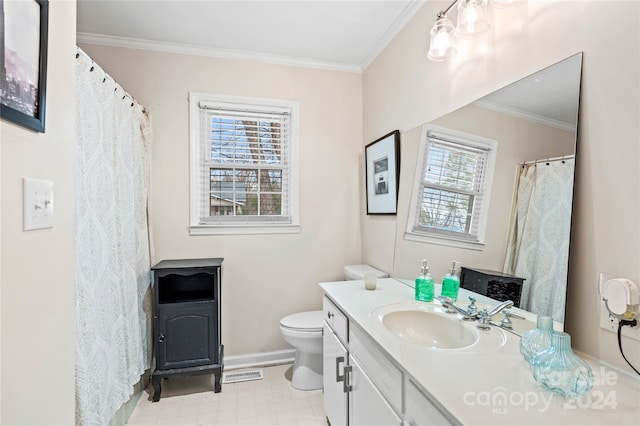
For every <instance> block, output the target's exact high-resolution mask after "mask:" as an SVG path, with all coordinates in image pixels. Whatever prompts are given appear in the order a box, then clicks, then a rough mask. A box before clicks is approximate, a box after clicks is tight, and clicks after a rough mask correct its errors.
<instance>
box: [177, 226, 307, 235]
mask: <svg viewBox="0 0 640 426" xmlns="http://www.w3.org/2000/svg"><path fill="white" fill-rule="evenodd" d="M299 233H300V225H191V226H190V227H189V235H252V234H255V235H259V234H299Z"/></svg>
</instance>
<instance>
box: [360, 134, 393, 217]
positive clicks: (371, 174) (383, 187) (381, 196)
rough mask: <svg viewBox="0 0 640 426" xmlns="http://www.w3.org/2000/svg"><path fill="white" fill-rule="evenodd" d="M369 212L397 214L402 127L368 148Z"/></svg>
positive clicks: (366, 165)
mask: <svg viewBox="0 0 640 426" xmlns="http://www.w3.org/2000/svg"><path fill="white" fill-rule="evenodd" d="M364 158H365V169H366V171H365V182H366V189H367V214H396V213H397V211H398V183H399V182H400V131H399V130H394V131H393V132H391V133H389V134H386V135H384V136H383V137H381V138H379V139H376V140H375V141H373V142H371V143H370V144H369V145H367V146H366V147H365V148H364Z"/></svg>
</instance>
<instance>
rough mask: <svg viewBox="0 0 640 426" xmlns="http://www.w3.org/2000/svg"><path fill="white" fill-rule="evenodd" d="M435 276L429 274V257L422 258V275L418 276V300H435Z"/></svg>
mask: <svg viewBox="0 0 640 426" xmlns="http://www.w3.org/2000/svg"><path fill="white" fill-rule="evenodd" d="M433 288H434V285H433V278H432V277H431V275H429V267H428V266H427V259H422V268H420V276H419V277H418V278H416V288H415V290H416V300H419V301H421V302H431V301H432V300H433Z"/></svg>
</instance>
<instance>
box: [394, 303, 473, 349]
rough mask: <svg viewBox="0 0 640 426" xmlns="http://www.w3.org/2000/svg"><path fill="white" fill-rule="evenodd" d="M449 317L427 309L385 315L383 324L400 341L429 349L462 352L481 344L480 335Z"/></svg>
mask: <svg viewBox="0 0 640 426" xmlns="http://www.w3.org/2000/svg"><path fill="white" fill-rule="evenodd" d="M445 315H446V314H439V313H435V312H429V311H424V310H406V311H393V312H389V313H387V314H384V315H383V316H382V325H383V326H384V327H385V328H386V329H387V330H389V331H390V332H391V333H393V334H395V335H396V336H398V337H399V338H401V339H403V340H406V341H408V342H411V343H417V344H418V345H422V346H426V347H428V348H438V349H461V348H466V347H468V346H471V345H473V344H474V343H475V342H476V341H478V333H474V332H473V331H472V330H470V329H469V328H467V327H465V326H464V325H463V324H462V321H458V320H455V319H453V318H450V317H445ZM454 318H455V317H454Z"/></svg>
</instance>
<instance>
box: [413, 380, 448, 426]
mask: <svg viewBox="0 0 640 426" xmlns="http://www.w3.org/2000/svg"><path fill="white" fill-rule="evenodd" d="M405 390H406V392H405V416H404V418H405V422H406V424H407V425H411V426H429V425H438V426H440V425H450V424H451V421H450V420H449V419H448V418H446V417H445V416H444V414H442V412H440V410H438V408H437V407H436V406H435V405H433V402H431V401H430V400H429V399H428V398H427V397H426V396H424V395H423V393H422V392H420V389H418V388H417V387H416V386H415V385H414V384H413V383H412V382H411V380H407V381H406V388H405Z"/></svg>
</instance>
